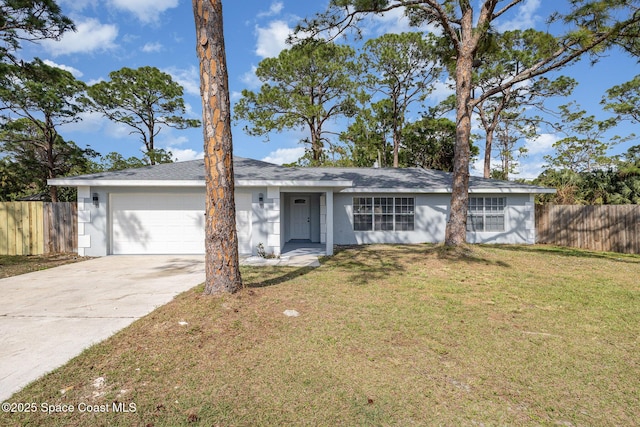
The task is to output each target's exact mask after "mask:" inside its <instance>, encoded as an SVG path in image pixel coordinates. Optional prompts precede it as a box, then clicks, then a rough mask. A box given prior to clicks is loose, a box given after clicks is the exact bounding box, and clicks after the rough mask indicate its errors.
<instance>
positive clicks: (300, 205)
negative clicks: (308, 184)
mask: <svg viewBox="0 0 640 427" xmlns="http://www.w3.org/2000/svg"><path fill="white" fill-rule="evenodd" d="M309 215H310V213H309V198H308V197H295V198H293V199H292V200H291V239H297V240H307V239H310V238H311V224H310V217H309Z"/></svg>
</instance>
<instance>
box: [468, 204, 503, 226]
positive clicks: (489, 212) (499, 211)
mask: <svg viewBox="0 0 640 427" xmlns="http://www.w3.org/2000/svg"><path fill="white" fill-rule="evenodd" d="M506 204H507V199H506V198H505V197H469V212H468V214H467V231H504V208H505V206H506Z"/></svg>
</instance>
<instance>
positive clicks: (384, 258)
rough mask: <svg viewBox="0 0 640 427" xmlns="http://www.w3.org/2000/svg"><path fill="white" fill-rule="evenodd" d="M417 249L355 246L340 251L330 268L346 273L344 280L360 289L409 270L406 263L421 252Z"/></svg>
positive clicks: (409, 247)
mask: <svg viewBox="0 0 640 427" xmlns="http://www.w3.org/2000/svg"><path fill="white" fill-rule="evenodd" d="M416 248H417V247H416V246H395V245H384V246H383V245H370V246H369V245H353V246H340V247H337V248H336V251H335V254H334V256H333V258H331V259H329V260H327V264H326V266H327V267H328V268H335V269H341V270H344V271H345V273H346V274H345V277H344V280H345V282H347V283H351V284H353V285H356V286H362V285H368V284H370V283H371V282H377V281H380V280H385V279H388V278H389V274H390V273H391V272H393V273H394V274H396V273H397V272H399V271H400V272H402V271H406V264H407V262H410V260H411V259H413V258H414V257H415V255H416V254H417V253H418V251H417V250H416Z"/></svg>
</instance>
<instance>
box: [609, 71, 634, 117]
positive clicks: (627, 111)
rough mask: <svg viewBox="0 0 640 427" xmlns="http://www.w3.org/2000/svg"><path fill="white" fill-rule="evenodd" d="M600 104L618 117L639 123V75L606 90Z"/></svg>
mask: <svg viewBox="0 0 640 427" xmlns="http://www.w3.org/2000/svg"><path fill="white" fill-rule="evenodd" d="M602 104H603V105H604V108H605V109H607V110H610V111H612V112H614V113H615V114H617V115H618V117H619V118H621V119H629V120H631V121H633V122H634V123H637V124H640V75H637V76H635V77H634V78H633V79H631V80H630V81H628V82H626V83H623V84H621V85H616V86H614V87H612V88H611V89H609V90H607V93H606V96H605V97H604V98H603V100H602Z"/></svg>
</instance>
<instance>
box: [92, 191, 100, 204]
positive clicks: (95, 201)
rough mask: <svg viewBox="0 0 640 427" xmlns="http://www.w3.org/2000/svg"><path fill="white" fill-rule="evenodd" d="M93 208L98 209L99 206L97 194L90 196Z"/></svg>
mask: <svg viewBox="0 0 640 427" xmlns="http://www.w3.org/2000/svg"><path fill="white" fill-rule="evenodd" d="M92 199H93V206H95V207H98V206H99V205H100V198H99V197H98V193H93V194H92Z"/></svg>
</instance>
